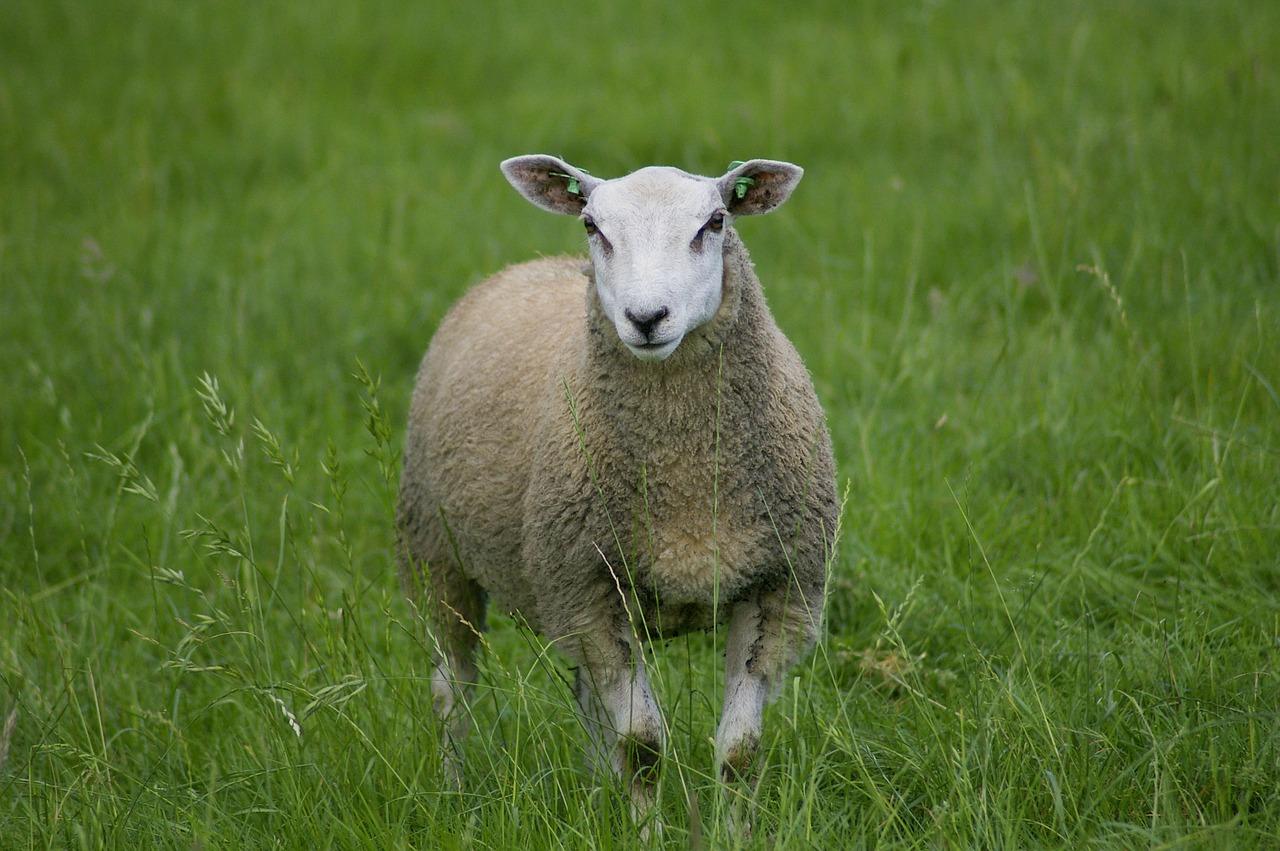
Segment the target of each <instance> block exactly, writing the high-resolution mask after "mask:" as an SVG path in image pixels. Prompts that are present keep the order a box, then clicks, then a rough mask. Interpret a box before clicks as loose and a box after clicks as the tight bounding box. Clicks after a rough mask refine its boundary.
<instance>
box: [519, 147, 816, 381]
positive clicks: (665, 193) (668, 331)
mask: <svg viewBox="0 0 1280 851" xmlns="http://www.w3.org/2000/svg"><path fill="white" fill-rule="evenodd" d="M502 173H503V174H504V175H506V178H507V180H508V181H510V182H511V185H512V186H514V187H515V188H516V189H517V190H518V191H519V192H520V194H521V195H523V196H524V197H525V198H527V199H528V200H529V201H531V202H532V203H533V204H535V205H537V206H539V207H541V208H542V209H544V210H550V211H551V212H553V213H563V214H565V215H571V216H578V217H580V218H581V219H582V223H583V226H584V227H585V228H586V231H587V245H588V247H589V250H590V252H591V263H592V266H593V268H594V271H595V282H596V292H597V294H598V296H599V299H600V305H601V307H602V308H603V310H604V313H605V316H607V317H608V318H609V320H610V321H611V322H612V323H613V327H614V328H615V329H616V330H617V332H618V337H619V339H621V340H622V342H623V343H624V344H625V345H626V347H627V348H628V349H629V350H630V351H631V353H632V354H634V355H635V356H636V357H637V358H640V359H641V360H653V361H660V360H665V359H666V358H667V357H669V356H670V355H671V353H672V352H674V351H675V350H676V347H678V346H679V345H680V342H681V341H682V340H683V339H684V338H685V335H687V334H688V333H689V332H690V331H693V330H694V329H695V328H697V327H698V326H700V325H702V324H703V323H705V322H707V321H709V320H710V319H711V318H712V317H713V316H715V315H716V311H717V310H718V309H719V307H720V297H721V293H722V284H721V282H722V278H723V275H724V253H723V252H724V231H725V228H727V227H729V226H730V224H731V223H732V221H733V217H734V216H749V215H755V214H758V213H767V212H769V211H770V210H772V209H773V208H775V207H777V206H778V205H779V204H781V203H782V202H783V201H785V200H787V197H788V196H789V195H790V194H791V191H792V190H793V189H794V188H795V186H796V184H797V183H799V181H800V177H801V175H803V174H804V170H803V169H801V168H800V167H799V166H795V165H791V164H790V163H784V162H777V161H774V160H751V161H750V162H746V163H742V164H741V165H738V166H737V167H735V168H732V169H730V170H729V171H728V172H727V173H726V174H724V175H723V176H721V177H717V178H713V177H699V176H698V175H694V174H688V173H686V172H683V171H681V170H679V169H676V168H666V167H657V166H655V167H651V168H642V169H640V170H639V171H635V172H632V173H631V174H628V175H626V176H625V177H619V178H616V179H614V180H601V179H599V178H597V177H593V176H591V175H590V174H587V173H586V172H584V171H582V170H581V169H577V168H574V167H573V166H571V165H569V164H568V163H566V162H565V161H563V160H561V159H558V158H556V157H550V156H545V155H541V154H534V155H531V156H525V157H514V158H512V159H509V160H506V161H504V162H503V163H502Z"/></svg>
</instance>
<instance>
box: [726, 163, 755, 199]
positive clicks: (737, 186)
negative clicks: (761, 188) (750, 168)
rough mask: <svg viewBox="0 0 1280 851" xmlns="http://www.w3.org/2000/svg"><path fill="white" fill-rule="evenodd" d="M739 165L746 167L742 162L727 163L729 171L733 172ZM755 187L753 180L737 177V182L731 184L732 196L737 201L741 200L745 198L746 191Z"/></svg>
mask: <svg viewBox="0 0 1280 851" xmlns="http://www.w3.org/2000/svg"><path fill="white" fill-rule="evenodd" d="M740 165H746V163H744V162H743V161H742V160H734V161H733V162H731V163H729V170H730V171H733V170H734V169H735V168H737V167H738V166H740ZM755 185H756V181H755V178H751V177H739V178H738V179H737V180H735V181H734V182H733V194H734V196H735V197H736V198H738V200H742V199H743V198H745V197H747V190H748V189H750V188H751V187H752V186H755Z"/></svg>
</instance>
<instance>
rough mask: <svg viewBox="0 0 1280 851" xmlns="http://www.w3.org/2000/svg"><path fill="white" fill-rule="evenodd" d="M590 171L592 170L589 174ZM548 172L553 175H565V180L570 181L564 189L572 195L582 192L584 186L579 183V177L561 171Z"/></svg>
mask: <svg viewBox="0 0 1280 851" xmlns="http://www.w3.org/2000/svg"><path fill="white" fill-rule="evenodd" d="M584 170H585V169H584ZM589 173H590V172H588V174H589ZM548 174H550V175H551V176H552V177H563V178H564V179H565V180H567V181H569V184H568V185H567V186H565V188H564V190H565V191H566V192H568V193H569V194H570V195H581V194H582V186H581V185H580V184H579V183H578V178H576V177H574V176H573V175H572V174H565V173H563V172H559V171H552V172H548Z"/></svg>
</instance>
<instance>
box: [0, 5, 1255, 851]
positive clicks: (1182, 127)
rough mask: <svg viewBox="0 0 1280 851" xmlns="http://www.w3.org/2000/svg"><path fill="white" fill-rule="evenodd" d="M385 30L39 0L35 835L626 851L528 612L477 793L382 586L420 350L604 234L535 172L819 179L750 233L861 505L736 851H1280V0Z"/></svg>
mask: <svg viewBox="0 0 1280 851" xmlns="http://www.w3.org/2000/svg"><path fill="white" fill-rule="evenodd" d="M357 8H358V7H356V5H355V4H340V3H330V2H327V0H325V2H318V3H292V4H269V5H268V4H259V3H247V2H225V3H217V4H214V3H206V2H192V3H163V2H147V3H114V2H95V3H71V2H55V0H50V2H30V3H21V2H17V3H6V4H3V6H0V296H2V299H0V375H3V382H2V383H0V763H2V764H0V847H2V848H25V847H57V848H63V847H70V848H79V847H86V848H88V847H104V846H105V847H120V848H150V847H180V848H239V847H280V848H307V849H318V848H391V847H397V848H407V847H416V848H434V847H446V848H452V847H481V848H495V849H506V848H512V847H519V848H521V849H536V848H556V849H577V848H583V849H588V848H591V849H594V848H626V847H633V846H635V845H637V844H638V843H639V840H638V838H637V837H636V834H635V832H634V830H633V828H632V827H631V826H630V824H629V822H628V820H627V813H626V807H625V804H624V803H623V800H624V798H623V796H622V794H621V793H620V791H619V790H618V789H617V788H616V787H615V786H611V785H606V786H605V787H604V788H599V787H598V785H597V783H596V782H595V781H594V780H593V778H591V777H589V776H587V775H585V774H584V773H583V771H582V769H581V767H580V763H581V760H580V754H579V751H580V746H581V742H582V741H583V734H582V731H581V730H580V728H579V725H578V722H577V721H576V720H575V717H574V714H573V712H572V709H571V707H572V698H571V695H570V692H569V689H568V688H567V687H566V685H565V682H564V677H565V676H566V672H565V668H564V664H563V662H562V661H561V660H559V659H557V658H556V657H555V655H554V654H547V653H544V652H542V650H543V645H542V643H541V641H540V640H539V639H538V638H537V637H536V636H533V635H531V634H529V633H527V632H525V631H522V630H520V629H518V628H517V627H516V626H515V625H514V624H513V623H512V622H511V621H510V620H509V619H505V618H501V617H499V618H495V625H494V628H493V629H492V631H491V633H490V636H489V640H490V642H491V644H492V647H493V651H494V652H492V653H491V654H489V656H488V657H487V661H486V662H485V664H484V668H483V679H484V682H483V684H482V687H481V688H480V690H479V691H478V693H477V702H476V704H475V706H474V712H475V713H476V716H477V719H478V732H477V734H476V735H475V736H474V737H473V738H472V739H471V741H470V742H469V743H468V744H469V747H468V751H467V754H468V759H469V763H468V784H467V788H466V790H465V792H464V793H463V794H458V793H456V792H454V791H451V790H450V789H449V787H448V785H447V784H446V783H445V782H444V780H443V778H442V774H441V770H440V766H439V761H438V755H437V752H438V749H437V730H436V727H435V725H434V724H433V722H432V718H431V713H430V693H429V688H428V685H427V676H428V674H429V668H428V664H427V662H428V660H427V654H426V648H425V639H424V638H423V635H422V631H421V630H420V628H419V625H418V623H417V622H416V621H415V618H414V615H413V613H412V611H411V610H410V607H409V605H408V604H407V603H406V602H405V601H404V599H403V598H402V596H401V594H400V591H399V587H398V583H397V581H396V578H395V570H394V558H393V523H392V520H393V516H392V515H393V511H392V508H393V502H394V497H395V490H396V486H397V480H398V476H399V447H400V444H401V441H402V439H403V431H404V429H403V422H404V416H405V412H406V408H407V404H408V396H409V391H410V388H411V385H412V379H413V373H414V370H415V368H416V365H417V362H418V359H419V358H420V357H421V354H422V352H423V350H424V349H425V347H426V345H427V342H428V340H429V339H430V337H431V333H432V330H433V328H434V327H435V324H436V323H437V322H438V321H439V319H440V317H441V316H442V315H443V313H444V311H445V310H446V309H447V307H448V306H449V304H450V303H451V302H452V301H453V300H454V299H455V298H456V297H457V296H458V295H459V294H460V293H462V292H463V291H464V290H465V289H466V287H468V286H469V285H470V284H471V283H474V282H475V281H477V280H479V279H480V278H481V277H482V276H484V275H486V274H488V273H490V272H492V271H495V270H497V269H498V268H500V267H501V266H503V265H504V264H506V263H509V262H514V261H518V260H523V259H527V258H530V257H532V256H535V255H537V254H540V253H541V254H552V253H557V252H563V251H576V250H580V249H581V247H582V245H581V239H582V237H581V229H580V227H579V226H578V225H576V224H575V223H573V222H571V221H570V220H567V219H563V218H557V217H554V216H548V215H545V214H543V213H540V212H538V211H536V210H534V209H533V208H531V207H529V206H528V205H527V204H526V203H525V202H524V201H522V200H521V199H520V198H519V197H518V196H517V195H516V194H515V192H513V191H512V190H511V189H510V188H509V187H508V186H507V185H506V183H505V182H504V181H503V180H502V178H501V176H500V174H499V172H498V169H497V163H498V161H499V160H500V159H502V158H504V157H506V156H510V155H514V154H520V153H533V152H549V153H556V154H561V155H563V156H565V157H566V158H568V159H570V160H571V161H573V162H575V163H576V164H578V165H581V166H583V167H586V168H589V169H591V170H592V171H593V172H594V173H595V174H599V175H606V176H614V175H618V174H621V173H624V172H626V171H630V170H632V169H634V168H637V167H640V166H642V165H647V164H652V163H666V164H672V165H679V166H681V167H684V168H687V169H689V170H691V171H698V172H701V173H706V174H719V173H720V172H721V171H723V170H724V168H725V166H726V164H727V163H728V162H729V160H731V159H747V158H750V157H757V156H758V157H773V158H780V159H788V160H791V161H793V162H797V163H800V164H802V165H803V166H805V168H806V170H807V173H806V177H805V180H804V182H803V183H802V184H801V186H800V188H799V190H798V191H797V193H796V195H795V197H794V198H793V199H792V201H791V202H790V203H789V204H788V205H787V207H786V208H785V209H783V210H781V211H779V212H778V213H777V214H775V215H772V216H769V217H767V218H763V219H758V220H757V219H753V220H750V221H745V222H743V223H742V224H741V227H740V230H741V232H742V234H743V236H744V238H745V240H746V242H747V244H748V245H749V246H750V247H751V249H752V252H753V255H754V258H755V260H756V263H757V267H758V270H759V273H760V277H761V279H762V281H763V282H764V284H765V289H766V292H767V293H768V295H769V298H770V303H771V305H772V307H773V310H774V312H775V315H776V316H777V318H778V321H779V323H780V324H781V325H782V327H783V328H784V329H785V330H786V331H787V333H788V334H789V335H790V336H791V338H792V339H793V340H794V342H795V343H796V346H797V347H798V348H799V350H800V352H801V353H802V355H803V356H804V357H805V359H806V361H807V363H808V364H809V367H810V369H811V371H812V373H813V376H814V381H815V384H816V386H817V389H818V393H819V396H820V397H821V399H822V401H823V404H824V405H825V406H826V409H827V413H828V417H829V422H830V427H831V432H832V436H833V438H834V442H835V447H836V452H837V459H838V463H839V466H840V485H841V488H842V489H843V488H844V487H846V486H847V489H848V501H847V506H846V510H845V512H844V516H843V530H844V536H843V539H842V542H841V546H840V549H839V554H838V558H837V559H836V561H835V563H834V565H833V576H832V584H831V593H830V598H829V604H828V635H827V637H826V639H825V640H824V642H823V643H822V645H821V646H820V647H819V649H818V650H817V651H816V652H815V653H814V654H813V656H812V657H811V658H810V659H809V661H808V662H807V663H806V664H805V665H803V666H802V667H801V668H799V669H797V670H796V671H795V679H794V680H793V681H792V682H791V683H789V684H788V686H787V688H786V689H785V690H784V693H783V694H782V696H781V697H780V699H779V700H778V702H777V703H776V704H775V705H774V706H773V707H772V708H771V709H770V711H769V714H768V716H767V733H766V738H765V742H764V750H763V770H762V776H761V782H760V786H759V790H758V800H757V802H756V805H755V806H756V817H755V823H756V830H755V833H754V835H753V838H752V839H750V840H749V841H746V842H745V843H743V844H746V845H748V846H757V847H772V846H777V847H786V848H791V847H797V848H802V847H816V848H856V847H869V846H873V845H874V846H878V847H904V848H909V847H918V848H940V847H941V848H951V847H954V848H1027V847H1046V846H1048V847H1072V848H1080V847H1120V848H1137V847H1161V848H1175V847H1176V848H1246V847H1277V846H1278V845H1280V341H1278V340H1277V336H1278V335H1277V331H1280V4H1276V3H1269V2H1263V1H1262V0H1258V2H1254V3H1244V2H1241V3H1228V2H1216V3H1215V2H1149V3H1139V2H1115V3H1112V2H1106V3H1104V2H1097V3H1076V2H1070V3H1032V2H1009V3H994V2H981V3H979V2H974V3H960V2H945V0H926V2H920V0H915V2H904V3H893V2H881V3H874V4H858V5H857V6H856V7H854V6H853V5H852V4H843V3H832V4H826V5H824V6H822V7H821V8H819V7H812V8H811V10H810V11H808V12H803V13H802V12H800V11H798V9H799V7H798V6H797V7H796V8H794V9H792V8H791V7H785V6H783V5H781V4H777V3H770V4H765V3H754V2H748V3H741V4H733V5H732V6H726V7H724V8H722V9H719V10H718V11H710V10H702V9H699V8H695V7H694V6H692V5H682V6H679V7H676V6H670V7H668V6H655V5H650V4H647V3H637V4H624V3H603V4H593V5H592V6H591V7H585V6H584V7H571V6H564V7H560V8H559V9H552V8H550V7H535V6H534V5H532V4H516V3H508V4H496V5H492V6H490V5H488V4H452V8H446V7H445V5H444V4H434V3H416V4H409V3H404V4H376V5H374V4H369V5H368V7H367V8H360V9H359V10H358V11H357ZM653 664H654V667H655V668H656V670H657V673H658V680H659V696H660V699H661V700H662V701H663V704H664V708H665V710H666V713H667V716H668V720H669V721H670V723H671V726H672V744H671V750H670V753H669V758H670V759H669V761H668V763H667V765H666V768H665V774H664V779H663V786H662V805H661V806H662V814H663V819H664V821H665V823H666V831H665V834H664V842H665V844H666V845H667V846H668V847H671V848H684V847H690V846H693V847H704V848H716V847H732V846H734V845H735V844H739V840H738V839H735V838H734V837H732V836H730V835H729V834H728V833H727V832H726V831H725V829H724V828H723V826H722V825H723V818H722V815H723V814H722V813H721V812H720V811H721V809H722V808H723V806H724V796H723V795H722V793H721V791H720V790H719V789H718V788H717V783H716V782H715V780H714V779H713V778H712V777H711V759H712V756H711V745H710V737H711V736H712V734H713V732H714V729H715V723H716V718H717V712H718V708H719V701H720V694H719V689H720V687H721V681H722V674H721V673H720V663H719V651H718V649H717V648H715V647H713V645H712V642H711V640H710V639H709V638H690V639H688V640H686V639H679V640H677V641H675V642H672V643H671V644H670V645H668V646H666V647H663V648H660V649H658V650H657V652H656V658H655V661H654V663H653ZM6 722H7V723H6Z"/></svg>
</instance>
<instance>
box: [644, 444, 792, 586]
mask: <svg viewBox="0 0 1280 851" xmlns="http://www.w3.org/2000/svg"><path fill="white" fill-rule="evenodd" d="M690 466H691V465H688V464H687V463H686V465H685V466H684V467H683V469H682V471H681V475H678V476H677V475H670V476H665V477H664V476H662V473H663V472H664V471H663V470H662V469H661V468H660V467H658V468H657V469H653V470H650V471H649V472H650V475H649V477H648V480H647V482H646V484H645V486H644V487H643V488H642V492H641V495H640V499H639V504H638V505H637V506H635V508H634V509H633V512H632V529H633V533H632V541H633V551H634V552H635V555H636V558H635V564H636V567H637V573H638V576H637V580H638V582H637V585H639V586H641V587H643V588H644V589H645V590H646V591H648V592H650V593H652V594H653V595H654V597H655V603H656V604H657V605H658V606H660V607H662V608H668V607H671V606H691V605H692V606H695V607H707V608H708V611H709V608H710V607H711V606H712V604H713V603H714V602H715V601H717V600H719V601H721V602H723V601H725V600H730V599H733V598H734V597H736V596H737V594H738V593H739V592H740V591H741V590H742V589H743V588H745V587H746V586H748V585H750V584H751V579H752V577H753V576H754V574H755V573H756V571H757V570H758V569H759V567H760V561H761V559H762V557H763V554H762V544H763V543H764V542H765V541H767V536H766V534H765V531H766V530H764V529H761V528H758V524H756V523H754V522H752V520H751V519H750V514H749V512H748V511H746V510H745V509H746V507H747V506H746V505H744V503H745V502H748V500H744V498H743V496H744V494H743V493H741V491H740V489H738V488H735V487H734V486H733V484H734V483H733V482H731V481H728V480H727V479H726V477H725V476H724V475H723V474H720V475H717V474H716V471H715V466H714V464H707V465H706V466H705V469H704V468H703V467H702V466H701V465H695V470H696V473H695V474H693V475H691V474H690ZM654 473H656V474H657V475H654Z"/></svg>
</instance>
